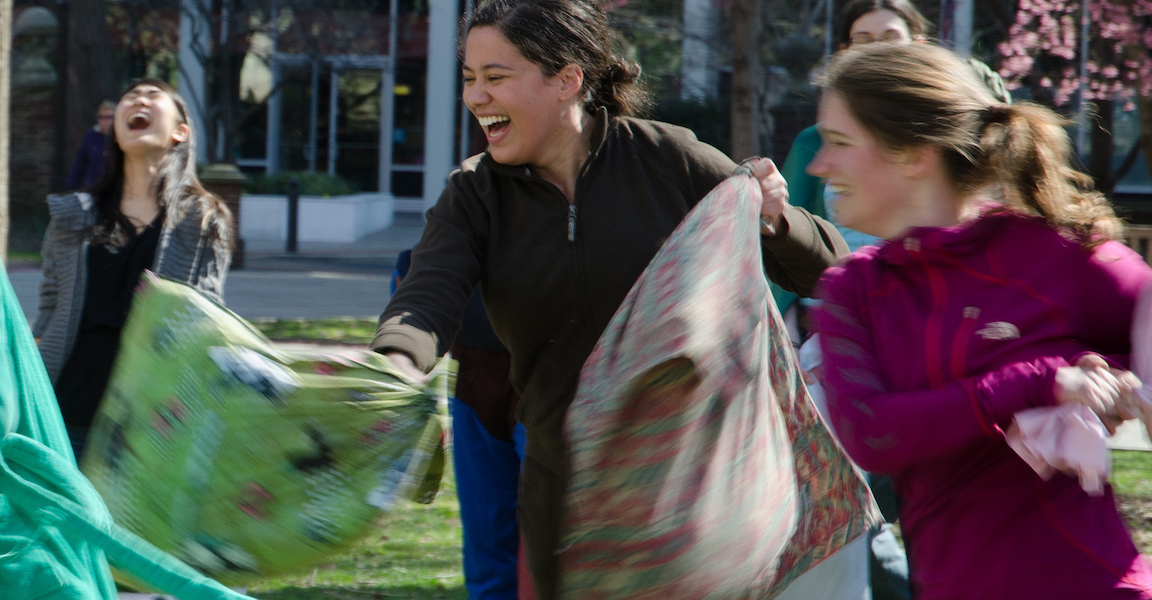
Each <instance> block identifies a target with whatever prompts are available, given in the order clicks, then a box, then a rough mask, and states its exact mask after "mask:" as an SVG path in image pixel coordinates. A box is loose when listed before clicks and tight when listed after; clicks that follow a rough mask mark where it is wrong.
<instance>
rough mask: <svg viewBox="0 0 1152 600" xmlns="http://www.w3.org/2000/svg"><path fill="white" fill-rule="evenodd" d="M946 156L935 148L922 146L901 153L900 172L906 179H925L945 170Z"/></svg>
mask: <svg viewBox="0 0 1152 600" xmlns="http://www.w3.org/2000/svg"><path fill="white" fill-rule="evenodd" d="M943 161H944V154H943V153H942V152H941V151H940V149H939V148H937V147H935V146H921V147H919V148H913V149H911V150H905V151H904V152H901V153H900V158H899V162H900V170H901V172H902V173H903V174H904V176H905V177H909V178H911V179H923V178H924V177H927V176H929V175H931V174H933V173H935V172H936V171H937V170H938V169H941V168H943V166H944V164H943Z"/></svg>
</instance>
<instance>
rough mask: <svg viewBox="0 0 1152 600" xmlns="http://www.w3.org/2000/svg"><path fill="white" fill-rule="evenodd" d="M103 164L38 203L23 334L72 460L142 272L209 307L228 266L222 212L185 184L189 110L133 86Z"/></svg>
mask: <svg viewBox="0 0 1152 600" xmlns="http://www.w3.org/2000/svg"><path fill="white" fill-rule="evenodd" d="M110 135H111V136H112V139H111V143H110V144H109V147H108V162H107V167H106V169H105V171H104V176H103V178H102V179H101V180H100V181H99V182H97V183H96V184H95V185H94V186H93V187H92V188H91V191H90V193H77V194H68V195H62V196H49V197H48V209H49V212H50V213H51V216H52V219H51V221H50V222H49V224H48V231H47V232H46V234H45V236H44V247H43V260H44V279H43V282H42V283H41V284H40V311H39V314H38V315H37V317H36V323H35V326H34V328H33V333H34V334H35V335H36V337H37V338H38V339H39V343H40V353H41V355H42V356H43V358H44V364H45V366H46V367H47V368H48V375H49V377H51V378H52V384H53V386H54V387H55V389H56V396H57V400H58V401H59V403H60V410H61V412H62V413H63V415H64V423H65V425H66V426H67V427H68V435H69V437H71V439H72V445H73V448H74V449H75V450H76V455H77V457H79V456H80V454H81V451H82V449H83V446H84V440H85V437H86V436H87V431H88V428H89V427H90V425H91V423H92V418H93V416H94V415H95V413H96V408H97V406H98V404H99V402H100V399H101V397H102V396H103V395H104V389H105V388H106V387H107V385H108V378H109V376H110V375H111V372H112V365H113V362H114V361H115V359H116V355H117V353H118V352H119V348H120V331H121V329H122V328H123V326H124V321H125V319H126V318H127V316H128V310H129V308H131V305H132V293H133V290H134V289H135V288H136V284H137V282H138V281H139V280H140V276H141V274H142V273H143V271H144V269H151V270H152V271H154V272H156V273H158V274H160V275H163V276H165V277H168V278H171V279H174V280H176V281H181V282H184V283H187V284H189V285H191V286H194V287H196V288H197V289H199V290H200V291H202V292H204V293H206V294H207V295H208V296H210V297H212V298H215V299H217V300H219V299H221V298H222V295H223V289H224V276H225V274H226V272H227V271H228V264H229V263H230V262H231V259H232V231H231V223H232V219H231V215H230V214H229V212H228V208H227V207H226V206H224V203H223V202H221V201H220V199H219V198H217V197H216V196H214V195H213V194H212V193H211V192H209V191H208V190H206V189H204V186H203V185H201V184H200V181H199V180H198V179H197V178H196V163H195V156H196V151H195V143H194V139H193V128H192V123H191V122H190V121H189V118H188V109H187V106H186V105H185V103H184V101H183V100H182V99H181V98H180V96H179V95H178V94H177V93H176V91H175V90H173V89H172V88H171V87H170V86H168V85H167V84H166V83H164V82H162V81H158V80H152V79H146V80H140V81H137V82H135V83H133V85H132V86H131V87H130V88H129V89H128V91H127V92H126V93H125V94H124V95H123V96H122V97H121V98H120V101H119V102H118V103H117V104H116V111H115V115H114V121H113V127H112V131H111V132H110Z"/></svg>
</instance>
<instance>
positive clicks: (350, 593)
mask: <svg viewBox="0 0 1152 600" xmlns="http://www.w3.org/2000/svg"><path fill="white" fill-rule="evenodd" d="M252 324H253V325H254V326H255V327H256V328H257V329H259V330H260V331H261V332H263V333H264V335H266V336H268V337H269V338H270V339H273V340H279V341H308V342H317V343H334V344H363V345H367V344H368V342H370V341H371V340H372V336H373V335H374V334H375V333H376V320H375V319H308V320H304V319H261V320H256V321H253V322H252ZM379 529H380V531H379V533H378V534H373V535H372V536H370V537H369V538H367V539H366V540H364V541H363V542H362V543H361V544H360V545H359V546H358V547H356V548H355V549H353V550H352V551H351V552H349V553H347V554H346V555H344V556H341V557H337V558H335V559H333V560H332V562H330V563H328V564H324V565H320V566H318V567H316V568H315V569H313V570H311V571H309V572H305V573H300V574H297V575H295V576H289V577H277V578H273V579H268V580H265V581H262V582H260V583H258V584H253V585H250V586H249V587H248V592H249V595H251V596H253V597H255V598H260V599H261V600H327V599H335V600H361V599H369V598H413V599H417V600H433V599H435V600H464V599H466V598H467V597H468V594H467V592H466V591H465V590H464V568H463V565H462V564H461V559H460V541H461V537H460V536H461V534H460V531H461V530H460V506H459V504H458V503H457V502H456V479H455V476H454V475H453V470H452V465H451V462H449V464H448V468H447V472H446V475H445V477H444V482H443V485H442V486H441V491H440V495H439V496H438V497H437V498H436V501H435V502H433V503H432V504H430V505H423V504H416V503H413V502H404V503H401V504H400V505H398V506H397V507H395V509H394V510H393V511H392V512H391V513H390V514H389V515H387V516H386V517H385V518H384V519H383V520H382V521H381V523H380V528H379Z"/></svg>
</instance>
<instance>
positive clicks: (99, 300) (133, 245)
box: [56, 213, 163, 430]
mask: <svg viewBox="0 0 1152 600" xmlns="http://www.w3.org/2000/svg"><path fill="white" fill-rule="evenodd" d="M162 223H163V213H161V214H160V215H158V216H157V217H156V220H155V221H153V222H152V224H151V225H149V226H148V227H146V228H145V229H144V230H143V231H141V232H140V233H138V234H137V235H136V236H134V237H132V238H131V239H130V240H128V242H127V243H126V244H125V245H124V247H123V248H118V247H115V246H107V245H102V244H92V245H91V246H90V247H89V248H88V285H87V289H86V290H85V293H84V310H83V313H82V316H81V318H80V330H79V332H78V333H77V334H76V343H75V344H74V345H73V346H72V352H71V354H69V355H68V358H67V360H66V361H65V362H64V368H63V370H61V371H60V377H59V378H58V379H57V380H56V399H57V401H58V402H59V403H60V412H61V413H63V415H64V424H65V425H67V426H68V428H69V429H81V430H87V429H88V428H89V427H90V426H91V425H92V419H93V417H94V416H95V415H96V409H97V407H99V405H100V399H101V398H103V397H104V389H105V388H106V387H108V378H109V377H110V376H111V375H112V365H113V363H114V362H115V361H116V355H117V353H119V351H120V330H121V329H123V328H124V321H126V320H127V318H128V311H129V310H130V309H131V308H132V296H133V293H134V292H135V291H136V286H137V285H138V284H139V282H140V276H141V275H143V273H144V269H147V268H150V267H151V266H152V263H153V260H154V259H155V258H156V246H157V244H158V243H159V241H160V228H161V224H162Z"/></svg>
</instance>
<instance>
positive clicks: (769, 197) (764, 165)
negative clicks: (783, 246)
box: [747, 158, 788, 235]
mask: <svg viewBox="0 0 1152 600" xmlns="http://www.w3.org/2000/svg"><path fill="white" fill-rule="evenodd" d="M747 164H748V166H749V168H751V170H752V175H753V176H754V177H755V178H756V179H758V180H760V191H761V192H762V194H763V201H762V202H761V204H760V233H761V234H762V235H776V233H777V232H778V231H780V224H781V222H782V221H783V217H784V211H785V210H787V209H788V182H787V181H785V180H784V176H783V175H781V174H780V170H779V169H777V168H776V163H774V162H772V160H771V159H768V158H755V159H752V160H749V161H748V163H747Z"/></svg>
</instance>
